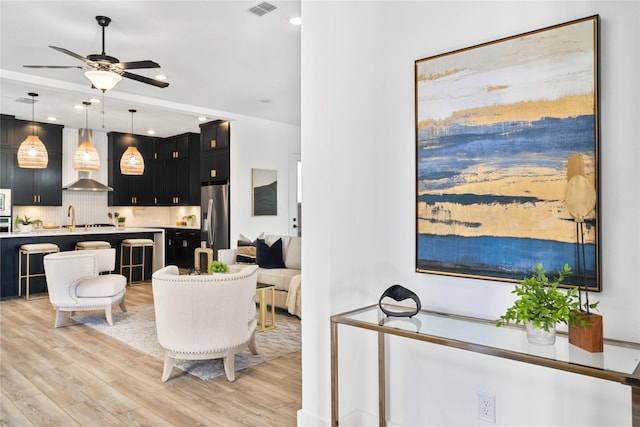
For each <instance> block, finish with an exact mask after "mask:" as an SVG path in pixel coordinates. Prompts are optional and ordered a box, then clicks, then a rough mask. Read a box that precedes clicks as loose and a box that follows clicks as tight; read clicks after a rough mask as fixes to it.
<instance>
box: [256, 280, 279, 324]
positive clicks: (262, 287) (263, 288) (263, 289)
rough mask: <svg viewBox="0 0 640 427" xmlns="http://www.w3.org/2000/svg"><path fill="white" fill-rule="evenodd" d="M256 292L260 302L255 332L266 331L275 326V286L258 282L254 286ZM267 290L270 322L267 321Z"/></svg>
mask: <svg viewBox="0 0 640 427" xmlns="http://www.w3.org/2000/svg"><path fill="white" fill-rule="evenodd" d="M256 292H257V293H258V303H259V304H260V311H259V320H258V326H259V327H258V328H256V332H262V331H268V330H269V329H274V328H275V327H276V287H275V286H274V285H266V284H264V283H258V285H257V286H256ZM267 292H270V293H271V310H270V312H271V323H267Z"/></svg>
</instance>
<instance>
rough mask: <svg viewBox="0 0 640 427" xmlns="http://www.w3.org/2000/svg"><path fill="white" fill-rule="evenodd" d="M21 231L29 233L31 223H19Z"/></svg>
mask: <svg viewBox="0 0 640 427" xmlns="http://www.w3.org/2000/svg"><path fill="white" fill-rule="evenodd" d="M20 232H21V233H31V224H20Z"/></svg>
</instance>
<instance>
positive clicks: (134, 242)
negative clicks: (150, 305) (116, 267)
mask: <svg viewBox="0 0 640 427" xmlns="http://www.w3.org/2000/svg"><path fill="white" fill-rule="evenodd" d="M147 247H151V251H152V254H153V240H151V239H124V240H123V241H122V243H121V244H120V274H123V273H122V270H123V269H125V268H128V269H129V285H131V283H132V281H133V268H134V267H141V268H142V273H141V281H142V282H144V261H145V248H147ZM125 248H129V264H125V262H124V249H125ZM135 248H141V249H142V253H141V260H140V264H134V263H133V250H134V249H135ZM152 256H153V255H152Z"/></svg>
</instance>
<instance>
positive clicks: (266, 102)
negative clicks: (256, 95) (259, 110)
mask: <svg viewBox="0 0 640 427" xmlns="http://www.w3.org/2000/svg"><path fill="white" fill-rule="evenodd" d="M260 102H262V103H263V104H268V103H270V102H271V100H270V99H261V100H260Z"/></svg>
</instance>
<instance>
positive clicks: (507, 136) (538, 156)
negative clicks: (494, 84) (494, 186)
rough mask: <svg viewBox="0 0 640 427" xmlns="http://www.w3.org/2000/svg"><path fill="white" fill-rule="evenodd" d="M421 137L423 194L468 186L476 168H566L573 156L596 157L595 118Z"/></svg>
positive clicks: (470, 128) (457, 127)
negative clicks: (470, 173) (469, 171)
mask: <svg viewBox="0 0 640 427" xmlns="http://www.w3.org/2000/svg"><path fill="white" fill-rule="evenodd" d="M431 133H432V132H429V131H421V132H419V133H418V183H419V186H420V189H428V190H446V189H449V188H453V187H455V186H456V185H458V184H460V183H462V182H464V181H465V178H464V173H465V171H466V170H467V169H468V168H470V167H473V166H476V165H486V166H491V167H494V168H496V169H501V168H504V169H507V168H509V167H515V166H528V167H531V168H538V167H549V168H553V169H556V170H558V171H560V170H563V169H564V168H565V167H566V160H567V159H568V158H569V156H570V155H571V154H573V153H583V154H585V155H589V156H593V155H594V151H593V150H594V143H593V138H594V135H595V133H594V116H593V115H584V116H578V117H572V118H565V119H556V118H548V117H547V118H543V119H541V120H537V121H534V122H508V123H497V124H492V125H484V126H463V125H455V126H452V127H450V128H448V129H447V131H446V133H439V134H438V135H432V134H431Z"/></svg>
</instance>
